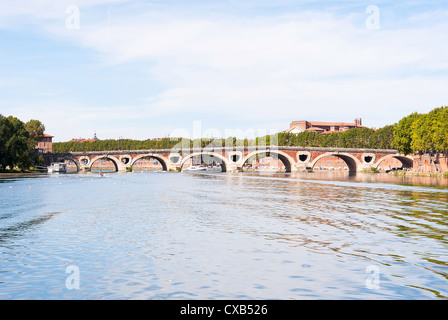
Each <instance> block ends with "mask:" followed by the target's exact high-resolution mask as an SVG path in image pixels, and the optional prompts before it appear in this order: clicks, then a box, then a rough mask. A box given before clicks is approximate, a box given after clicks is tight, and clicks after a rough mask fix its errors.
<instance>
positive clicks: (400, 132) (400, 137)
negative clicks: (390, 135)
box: [392, 112, 422, 154]
mask: <svg viewBox="0 0 448 320" xmlns="http://www.w3.org/2000/svg"><path fill="white" fill-rule="evenodd" d="M421 117H422V115H421V114H420V113H417V112H414V113H412V114H410V115H408V116H407V117H404V118H402V119H401V120H400V121H399V122H398V124H397V125H395V126H394V139H393V142H392V144H393V146H394V147H395V148H397V149H398V151H400V152H401V153H404V154H410V153H412V152H413V151H414V149H413V147H412V139H413V132H412V130H413V124H414V122H416V121H417V120H418V119H420V118H421Z"/></svg>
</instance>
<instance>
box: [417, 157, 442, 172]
mask: <svg viewBox="0 0 448 320" xmlns="http://www.w3.org/2000/svg"><path fill="white" fill-rule="evenodd" d="M413 170H414V171H416V172H448V155H447V154H442V153H437V154H423V155H414V167H413Z"/></svg>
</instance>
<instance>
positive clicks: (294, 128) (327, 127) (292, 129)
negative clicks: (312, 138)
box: [283, 118, 363, 134]
mask: <svg viewBox="0 0 448 320" xmlns="http://www.w3.org/2000/svg"><path fill="white" fill-rule="evenodd" d="M353 128H363V125H362V119H361V118H356V119H355V122H354V123H346V122H316V121H306V120H302V121H292V122H291V123H290V125H289V129H287V130H285V131H283V132H287V133H288V132H289V133H294V134H297V133H300V132H304V131H314V132H317V133H321V134H330V133H333V132H344V131H347V130H349V129H353Z"/></svg>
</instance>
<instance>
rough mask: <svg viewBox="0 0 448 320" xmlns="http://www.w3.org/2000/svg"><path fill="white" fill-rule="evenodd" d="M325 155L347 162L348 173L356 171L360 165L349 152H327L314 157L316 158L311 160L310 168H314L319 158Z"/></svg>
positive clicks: (325, 156)
mask: <svg viewBox="0 0 448 320" xmlns="http://www.w3.org/2000/svg"><path fill="white" fill-rule="evenodd" d="M327 157H338V158H340V159H342V160H344V162H345V163H346V164H347V167H348V171H349V173H355V172H356V171H358V168H359V166H360V165H361V163H360V161H359V160H358V159H357V158H356V157H355V156H353V155H351V154H349V153H337V152H327V153H324V154H321V155H320V156H318V157H316V159H314V160H313V161H312V162H311V164H310V167H311V169H314V166H315V165H316V163H317V162H318V161H319V160H321V159H323V158H327Z"/></svg>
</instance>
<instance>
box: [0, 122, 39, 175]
mask: <svg viewBox="0 0 448 320" xmlns="http://www.w3.org/2000/svg"><path fill="white" fill-rule="evenodd" d="M29 140H30V136H29V132H28V131H27V130H26V128H25V124H24V123H23V122H22V121H20V120H19V119H18V118H15V117H13V116H9V117H7V118H6V117H4V116H2V115H0V170H6V169H7V168H9V169H10V170H13V169H14V168H15V167H18V168H19V169H20V170H27V169H29V167H30V166H31V165H32V152H31V150H30V143H29Z"/></svg>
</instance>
